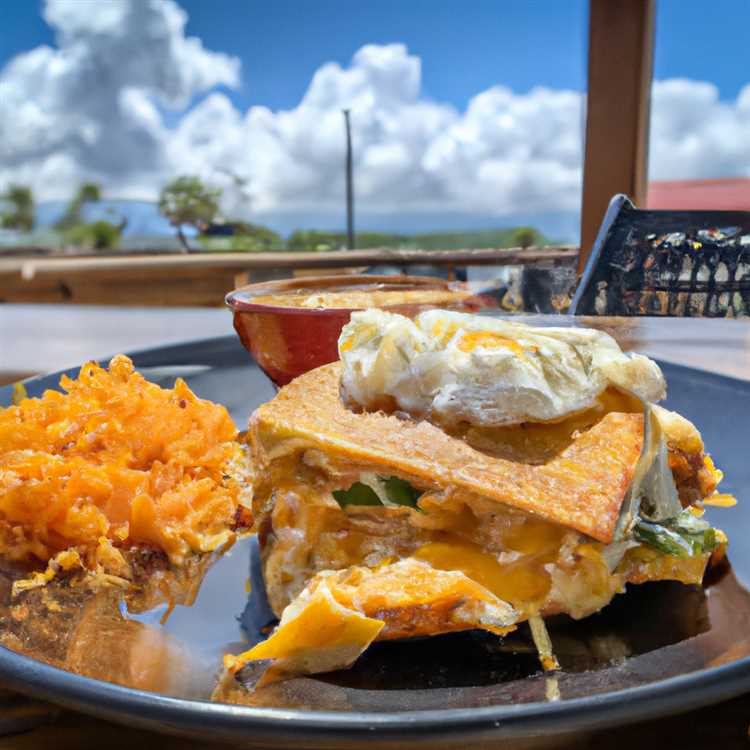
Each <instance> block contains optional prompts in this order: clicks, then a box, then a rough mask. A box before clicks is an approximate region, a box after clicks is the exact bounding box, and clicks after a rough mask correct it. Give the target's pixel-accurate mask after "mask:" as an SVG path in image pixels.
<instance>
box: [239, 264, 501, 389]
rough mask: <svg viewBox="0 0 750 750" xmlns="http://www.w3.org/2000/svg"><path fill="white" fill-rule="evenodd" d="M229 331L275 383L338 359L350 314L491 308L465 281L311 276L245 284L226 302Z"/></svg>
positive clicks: (492, 303) (492, 302) (489, 301)
mask: <svg viewBox="0 0 750 750" xmlns="http://www.w3.org/2000/svg"><path fill="white" fill-rule="evenodd" d="M226 303H227V305H228V306H229V307H230V308H231V309H232V311H233V313H234V328H235V330H236V331H237V334H238V335H239V337H240V340H241V341H242V343H243V345H244V347H245V349H247V350H248V351H249V352H250V353H251V354H252V355H253V357H254V358H255V361H256V362H257V363H258V364H259V365H260V367H261V369H262V370H263V371H264V372H265V373H266V375H268V377H269V378H271V380H273V382H274V383H276V385H278V386H281V385H285V384H286V383H288V382H289V381H290V380H293V379H294V378H296V377H297V376H298V375H301V374H302V373H303V372H307V371H308V370H312V369H314V368H315V367H320V366H321V365H325V364H328V363H329V362H334V361H336V360H337V359H338V346H337V344H338V338H339V334H340V333H341V329H342V328H343V327H344V326H345V325H346V324H347V323H348V322H349V316H350V315H351V314H352V312H354V311H355V310H363V309H365V308H368V307H381V308H383V309H387V310H390V311H392V312H399V313H401V314H402V315H409V316H414V315H416V314H417V313H419V312H421V311H422V310H426V309H430V308H435V307H440V308H444V309H451V310H462V311H464V312H474V311H477V310H480V309H484V308H491V307H497V302H496V300H495V299H494V298H493V297H492V296H491V295H482V294H476V293H474V292H472V291H471V288H470V287H469V285H468V284H464V283H462V282H455V281H445V280H443V279H436V278H431V277H426V276H352V275H347V276H317V277H310V278H303V279H283V280H281V281H270V282H267V283H261V284H250V285H248V286H243V287H240V288H239V289H235V291H233V292H231V293H230V294H228V295H227V297H226Z"/></svg>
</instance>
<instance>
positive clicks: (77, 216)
mask: <svg viewBox="0 0 750 750" xmlns="http://www.w3.org/2000/svg"><path fill="white" fill-rule="evenodd" d="M101 199H102V189H101V188H100V187H99V185H97V184H96V183H95V182H84V183H83V184H82V185H81V186H80V187H79V188H78V191H77V192H76V194H75V195H74V196H73V199H72V200H71V201H70V203H68V207H67V208H66V209H65V213H64V214H63V215H62V218H61V219H60V221H58V222H57V228H58V229H71V228H72V227H74V226H76V225H77V224H80V223H81V210H82V209H83V206H84V204H86V203H96V202H97V201H100V200H101Z"/></svg>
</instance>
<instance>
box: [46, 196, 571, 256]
mask: <svg viewBox="0 0 750 750" xmlns="http://www.w3.org/2000/svg"><path fill="white" fill-rule="evenodd" d="M64 210H65V204H64V203H63V202H62V201H51V202H43V203H39V204H38V205H37V208H36V216H37V226H38V227H39V228H40V229H45V228H50V227H52V226H53V225H54V224H55V222H56V221H57V220H58V219H59V218H60V217H61V216H62V214H63V211H64ZM83 218H84V219H85V220H87V221H97V220H100V219H103V220H106V221H111V222H112V223H114V224H119V223H120V221H122V220H123V219H125V220H126V224H125V229H124V232H123V239H124V243H123V244H124V245H125V246H126V247H134V246H143V247H146V246H147V245H148V242H149V239H150V238H153V239H156V238H161V240H162V241H160V242H158V245H159V246H163V245H167V244H168V245H170V246H171V245H172V238H174V234H175V233H174V228H173V227H172V226H171V225H170V224H169V222H168V221H167V220H166V219H165V218H164V217H163V216H162V215H161V214H160V213H159V209H158V207H157V205H156V203H150V202H147V201H129V200H102V201H99V202H98V203H91V204H86V205H85V206H84V210H83ZM252 221H253V222H254V223H256V224H262V225H264V226H267V227H269V228H270V229H273V230H274V231H276V232H278V233H279V234H281V235H283V236H289V235H290V234H292V233H293V232H294V231H295V230H298V229H301V228H302V229H304V228H308V227H315V228H317V229H318V230H320V229H326V230H329V231H328V232H326V233H327V234H333V233H335V234H341V233H343V225H344V215H343V212H342V213H341V214H338V213H337V214H333V213H316V214H313V213H297V212H295V213H285V212H273V213H263V214H257V215H254V216H253V217H252ZM355 224H356V229H357V232H358V233H362V234H364V233H382V234H384V235H385V234H388V235H392V236H398V237H403V238H405V239H406V240H407V242H406V244H408V245H410V246H414V247H416V246H420V247H426V248H435V249H438V248H441V247H459V246H460V247H492V246H495V247H497V246H503V245H507V244H508V243H507V236H508V235H509V233H511V232H512V231H513V230H514V229H515V228H517V227H519V226H528V227H534V228H535V229H536V230H537V231H538V232H539V233H540V234H541V235H544V237H545V238H547V239H548V241H549V242H551V243H574V242H577V238H578V231H579V217H578V215H577V214H576V213H574V212H567V213H563V212H556V213H555V212H550V213H541V214H528V215H527V214H524V215H514V216H508V217H498V216H484V215H467V214H450V213H429V214H427V213H424V214H374V213H368V212H367V211H361V212H358V213H357V214H356V216H355ZM503 225H504V226H503ZM186 234H188V235H194V234H195V232H193V231H192V230H186ZM389 244H390V243H389Z"/></svg>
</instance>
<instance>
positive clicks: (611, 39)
mask: <svg viewBox="0 0 750 750" xmlns="http://www.w3.org/2000/svg"><path fill="white" fill-rule="evenodd" d="M654 3H655V0H589V70H588V96H587V100H588V101H587V111H586V154H585V159H584V163H583V204H582V210H581V254H580V256H579V261H578V263H579V265H578V270H579V272H580V271H581V270H583V267H584V266H585V264H586V260H587V258H588V256H589V253H590V252H591V247H592V245H593V244H594V239H595V238H596V232H597V230H598V228H599V225H600V224H601V221H602V219H603V218H604V212H605V211H606V209H607V205H608V203H609V201H610V199H611V198H612V196H613V195H615V193H626V194H627V195H628V196H630V198H632V199H633V202H634V203H635V204H636V206H639V205H640V206H642V205H643V204H644V203H645V200H646V188H647V180H648V130H649V115H650V101H651V79H652V72H653V57H654V55H653V53H654Z"/></svg>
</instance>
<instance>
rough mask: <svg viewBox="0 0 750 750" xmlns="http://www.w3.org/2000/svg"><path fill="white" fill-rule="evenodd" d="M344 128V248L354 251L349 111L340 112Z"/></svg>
mask: <svg viewBox="0 0 750 750" xmlns="http://www.w3.org/2000/svg"><path fill="white" fill-rule="evenodd" d="M341 111H342V113H343V115H344V124H345V126H346V246H347V249H348V250H354V185H353V181H352V128H351V124H350V122H349V110H348V109H342V110H341Z"/></svg>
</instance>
